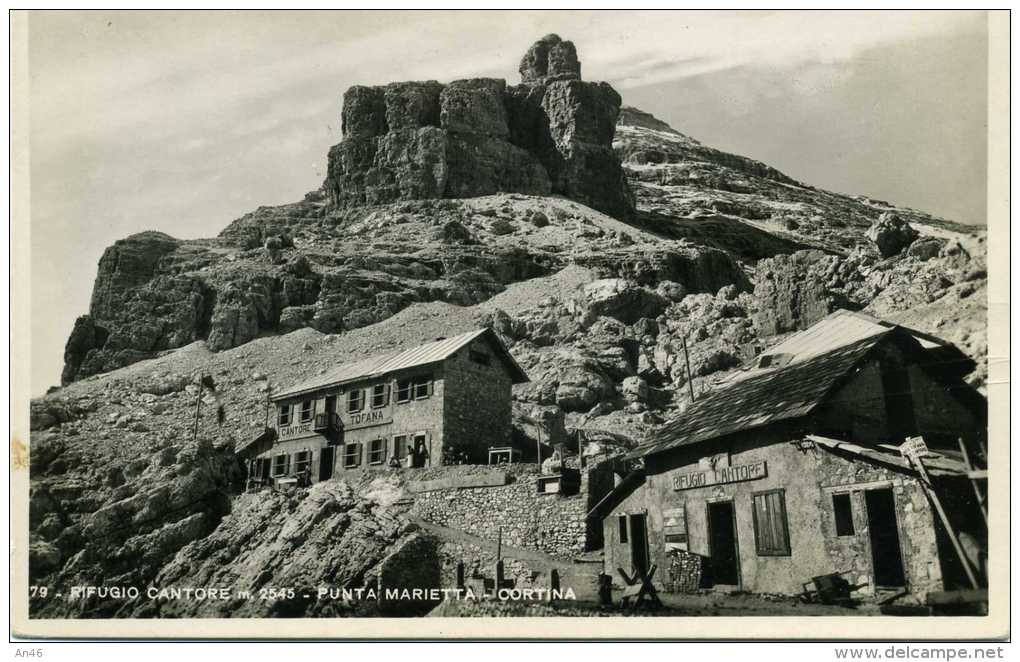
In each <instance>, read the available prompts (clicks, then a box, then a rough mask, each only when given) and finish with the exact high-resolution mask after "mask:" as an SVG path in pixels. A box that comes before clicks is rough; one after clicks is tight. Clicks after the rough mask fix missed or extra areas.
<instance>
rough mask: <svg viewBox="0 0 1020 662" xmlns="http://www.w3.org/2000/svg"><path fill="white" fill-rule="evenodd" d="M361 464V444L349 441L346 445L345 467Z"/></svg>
mask: <svg viewBox="0 0 1020 662" xmlns="http://www.w3.org/2000/svg"><path fill="white" fill-rule="evenodd" d="M359 464H361V444H356V443H348V444H345V445H344V467H345V468H350V467H356V466H358V465H359Z"/></svg>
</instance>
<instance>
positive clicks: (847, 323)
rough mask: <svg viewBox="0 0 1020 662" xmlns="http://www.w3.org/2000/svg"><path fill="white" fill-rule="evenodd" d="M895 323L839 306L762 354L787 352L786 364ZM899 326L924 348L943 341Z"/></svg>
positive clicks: (876, 331)
mask: <svg viewBox="0 0 1020 662" xmlns="http://www.w3.org/2000/svg"><path fill="white" fill-rule="evenodd" d="M897 326H898V325H896V324H893V323H892V322H887V321H885V320H880V319H878V318H875V317H871V316H870V315H865V314H864V313H859V312H855V311H852V310H843V309H839V310H836V311H834V312H832V313H830V314H829V315H828V316H826V317H825V318H823V319H821V320H819V321H818V322H816V323H815V324H812V325H811V326H810V327H808V328H807V329H804V330H803V331H800V332H799V333H795V334H793V335H792V336H790V337H789V338H787V339H786V340H784V341H783V342H781V343H779V344H778V345H775V346H773V347H770V348H769V349H767V350H765V351H764V352H762V354H761V357H771V356H778V355H780V354H787V355H790V357H791V358H790V361H789V364H793V363H799V362H800V361H806V360H807V359H810V358H812V357H815V356H818V355H819V354H824V353H826V352H828V351H831V350H833V349H836V348H838V347H844V346H846V345H848V344H850V343H854V342H857V341H858V340H864V339H865V338H872V337H874V336H879V335H882V334H883V333H886V332H888V331H889V330H890V329H894V328H896V327H897ZM900 328H903V329H904V331H906V332H907V333H909V334H910V335H912V336H913V337H914V339H915V340H917V341H918V342H919V343H921V347H923V348H924V349H933V348H935V347H940V346H943V345H945V344H946V343H943V342H941V341H938V340H937V339H935V338H933V337H932V336H929V335H927V334H924V333H921V332H919V331H914V330H913V329H907V328H904V327H900Z"/></svg>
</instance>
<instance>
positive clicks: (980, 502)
mask: <svg viewBox="0 0 1020 662" xmlns="http://www.w3.org/2000/svg"><path fill="white" fill-rule="evenodd" d="M956 441H958V442H959V443H960V452H961V453H963V464H964V466H966V467H967V473H968V474H970V472H971V471H973V470H974V465H972V464H971V463H970V455H968V454H967V445H966V444H965V443H963V437H957V438H956ZM970 484H971V487H973V488H974V496H975V497H976V498H977V502H978V506H980V507H981V515H982V516H984V518H985V526H988V508H987V507H986V506H985V498H984V496H982V494H981V488H980V487H979V486H978V482H977V479H976V478H971V479H970Z"/></svg>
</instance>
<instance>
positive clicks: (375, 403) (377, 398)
mask: <svg viewBox="0 0 1020 662" xmlns="http://www.w3.org/2000/svg"><path fill="white" fill-rule="evenodd" d="M389 402H390V385H389V384H376V385H375V386H373V387H372V409H379V408H380V407H385V406H386V405H388V404H389Z"/></svg>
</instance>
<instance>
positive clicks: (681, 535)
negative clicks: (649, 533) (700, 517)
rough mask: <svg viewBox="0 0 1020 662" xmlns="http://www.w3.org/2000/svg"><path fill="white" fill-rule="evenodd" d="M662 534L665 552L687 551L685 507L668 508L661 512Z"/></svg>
mask: <svg viewBox="0 0 1020 662" xmlns="http://www.w3.org/2000/svg"><path fill="white" fill-rule="evenodd" d="M662 533H663V537H664V538H665V542H666V551H669V550H673V549H681V550H684V551H686V550H687V507H686V505H684V506H680V507H679V508H668V509H666V510H663V511H662Z"/></svg>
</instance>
